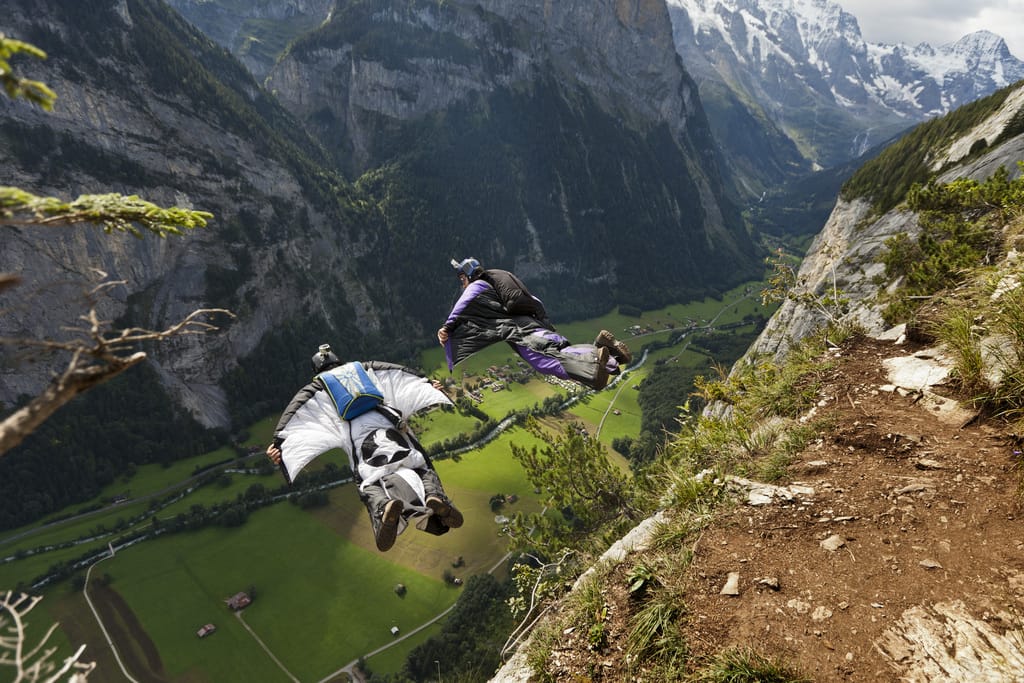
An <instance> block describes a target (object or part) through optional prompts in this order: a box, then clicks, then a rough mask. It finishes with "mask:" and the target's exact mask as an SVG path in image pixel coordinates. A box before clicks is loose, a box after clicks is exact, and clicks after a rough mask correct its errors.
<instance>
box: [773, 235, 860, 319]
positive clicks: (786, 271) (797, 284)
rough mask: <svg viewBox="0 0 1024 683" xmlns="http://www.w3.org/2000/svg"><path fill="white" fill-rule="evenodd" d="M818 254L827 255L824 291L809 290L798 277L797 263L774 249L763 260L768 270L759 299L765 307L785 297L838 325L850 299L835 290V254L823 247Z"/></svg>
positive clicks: (847, 310)
mask: <svg viewBox="0 0 1024 683" xmlns="http://www.w3.org/2000/svg"><path fill="white" fill-rule="evenodd" d="M822 253H823V254H825V256H826V257H828V258H829V267H830V269H831V279H830V281H829V282H828V283H827V285H830V287H829V286H826V289H825V290H824V291H815V290H812V289H810V286H809V283H808V282H807V280H806V278H802V277H800V276H799V273H798V272H797V268H798V264H797V263H796V261H795V259H794V258H793V257H791V256H788V255H787V254H785V252H783V250H782V249H778V250H776V252H775V254H774V256H772V257H770V258H768V259H766V260H765V263H767V264H768V266H769V268H770V269H771V271H772V272H771V275H769V277H768V285H767V286H766V287H765V289H764V290H763V291H762V292H761V301H762V303H764V304H765V305H766V306H767V305H770V304H773V303H779V302H782V301H785V300H790V301H794V302H796V303H798V304H801V305H803V306H806V307H808V308H810V309H812V310H814V311H817V312H818V313H819V314H820V315H822V316H823V317H824V318H825V320H826V321H828V324H829V325H837V324H839V323H840V322H841V321H842V320H843V319H844V318H845V317H846V314H847V313H848V312H849V308H850V301H849V299H848V298H847V297H846V295H845V294H844V293H843V292H842V290H840V289H839V287H838V285H837V282H836V271H835V256H834V255H833V254H832V251H831V249H829V248H828V247H826V248H825V249H823V250H822Z"/></svg>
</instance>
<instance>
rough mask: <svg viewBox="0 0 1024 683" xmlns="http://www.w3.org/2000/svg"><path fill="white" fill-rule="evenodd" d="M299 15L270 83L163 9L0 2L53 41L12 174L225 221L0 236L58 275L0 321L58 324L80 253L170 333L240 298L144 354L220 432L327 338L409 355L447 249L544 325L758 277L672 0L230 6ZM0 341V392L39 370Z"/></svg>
mask: <svg viewBox="0 0 1024 683" xmlns="http://www.w3.org/2000/svg"><path fill="white" fill-rule="evenodd" d="M207 4H208V3H184V2H181V3H178V5H179V6H180V7H182V11H187V12H191V11H200V10H202V11H206V10H207V9H210V8H211V7H213V6H214V5H210V7H207ZM93 5H94V6H93ZM239 16H240V15H239ZM291 16H301V17H305V19H304V20H308V19H311V18H316V26H317V28H315V30H306V31H305V32H304V33H303V32H302V31H297V34H301V35H302V36H303V37H302V38H301V39H299V40H298V41H297V42H296V43H295V44H294V45H293V46H292V48H291V49H290V50H289V52H288V54H287V57H286V58H285V59H284V60H283V61H281V63H280V64H279V65H278V66H277V67H275V68H274V70H273V72H272V73H271V74H270V77H269V84H270V87H271V88H272V91H267V90H265V89H263V87H262V86H261V85H260V84H259V83H257V82H256V81H255V80H254V79H253V78H252V75H251V74H250V73H249V72H248V71H247V70H246V69H245V68H243V67H242V66H241V65H240V64H239V63H238V62H237V61H235V60H234V59H232V58H231V57H230V56H229V55H228V54H226V53H225V51H224V50H221V49H219V48H217V47H216V46H215V45H213V44H212V43H211V42H210V40H209V39H207V38H206V37H204V36H203V35H201V34H199V33H198V32H197V31H196V30H195V29H194V28H193V27H191V26H190V25H189V24H188V23H187V22H185V21H184V20H183V19H182V18H181V16H180V15H178V14H176V13H175V12H173V11H172V10H170V9H169V8H168V7H167V6H166V5H165V4H163V3H162V2H155V1H154V0H105V2H100V3H94V4H92V5H90V6H89V7H88V8H86V7H83V6H82V5H81V3H76V2H73V1H72V0H45V1H43V2H29V0H12V2H11V3H9V7H8V8H7V12H6V15H5V31H7V32H9V33H10V34H11V35H14V36H17V37H20V38H24V39H26V40H28V41H29V42H32V43H34V44H37V45H38V46H39V47H41V48H42V49H44V50H45V51H46V52H47V53H48V55H49V57H48V59H47V60H46V61H45V62H42V63H35V62H32V61H24V60H23V61H22V62H20V63H18V64H17V65H16V66H17V68H19V69H23V71H24V73H25V75H26V76H29V77H32V78H36V79H38V80H42V81H44V82H46V83H48V84H49V85H50V86H51V87H53V89H54V90H56V91H57V93H58V102H57V106H56V110H55V111H54V112H53V113H50V114H47V113H43V112H41V111H39V110H37V109H35V108H33V107H32V106H31V105H29V104H27V103H25V102H24V101H20V100H18V101H11V100H9V99H6V98H5V99H2V100H0V114H2V123H0V149H4V150H5V152H4V162H5V170H6V172H7V173H6V176H5V181H4V182H5V183H9V184H11V185H15V186H18V187H22V188H24V189H26V190H29V191H32V192H35V193H36V194H41V195H50V196H58V197H63V198H73V197H74V196H76V195H78V194H81V193H91V192H104V191H116V192H119V193H122V194H138V195H140V196H142V197H144V198H145V199H148V200H150V201H153V202H156V203H158V204H162V205H183V206H190V207H194V208H197V209H202V210H206V211H210V212H212V213H213V214H214V216H215V218H214V220H213V221H212V222H211V225H210V227H209V228H208V229H206V230H202V231H198V233H197V234H195V235H190V236H188V237H187V238H185V239H168V240H159V239H155V238H153V239H150V238H146V239H142V240H135V239H131V238H124V237H121V236H106V235H102V234H100V233H98V232H96V231H90V230H88V229H83V228H69V229H64V230H61V231H48V232H43V231H40V230H38V229H33V228H22V229H18V230H14V229H9V230H8V232H7V235H8V237H7V238H5V246H4V250H3V252H2V254H0V272H9V271H14V272H20V273H24V274H27V278H26V283H25V285H23V287H22V288H20V289H19V290H18V291H19V296H20V297H23V298H24V297H25V296H26V295H27V293H29V292H33V293H34V292H45V291H52V289H53V288H54V287H56V286H58V285H59V286H61V287H63V288H64V289H63V290H62V291H64V292H65V294H62V295H61V296H60V297H59V298H58V299H54V298H53V297H52V296H49V295H47V294H45V293H44V294H40V295H39V296H40V297H45V299H44V300H45V301H46V302H47V303H46V304H45V305H36V306H32V305H29V304H19V305H18V306H12V307H11V308H12V310H13V311H14V313H12V314H11V315H8V316H5V317H4V319H3V320H2V321H0V327H2V329H0V333H2V334H4V335H5V336H31V337H35V338H39V337H46V336H51V337H52V336H55V334H56V331H57V330H59V329H60V327H61V326H62V325H66V324H67V323H68V321H69V320H73V319H74V317H75V315H77V314H78V313H79V312H80V311H81V310H82V309H81V306H80V305H79V304H78V303H77V302H76V301H74V300H73V299H72V297H71V295H70V294H67V292H72V293H77V292H80V291H81V290H83V289H85V288H88V287H89V286H90V283H91V282H92V280H91V279H90V278H91V277H92V273H93V269H94V268H99V269H101V270H103V271H104V272H106V273H107V274H109V276H110V277H113V278H115V279H124V280H125V281H126V285H125V286H124V288H123V289H121V290H117V292H116V296H115V298H113V299H110V300H107V301H104V302H103V304H102V306H103V308H102V312H103V313H104V315H106V316H108V318H109V319H114V318H119V317H124V318H125V319H127V320H130V321H131V324H135V325H139V326H143V327H148V328H151V329H162V328H164V327H166V326H168V325H170V324H171V323H173V322H176V321H177V320H179V319H180V318H181V317H183V316H184V314H185V313H187V312H189V311H191V310H193V309H195V308H200V307H219V308H228V309H231V310H232V311H234V312H235V313H236V314H237V316H238V317H237V318H236V319H235V320H234V321H232V322H231V323H230V325H229V326H228V327H227V329H226V331H224V332H223V333H221V334H217V335H211V336H206V337H189V338H185V339H182V340H180V341H178V342H175V343H174V344H172V345H167V346H166V347H162V348H160V349H157V350H154V351H153V354H152V360H153V362H154V364H155V366H156V368H157V370H158V373H159V375H160V377H161V378H162V379H163V381H164V382H165V384H166V386H167V387H169V388H171V389H172V391H173V394H174V396H175V397H176V399H177V400H178V401H179V402H181V403H182V404H183V405H186V406H188V407H189V408H190V410H192V412H193V413H194V414H195V416H196V417H197V418H199V419H200V420H201V421H202V422H203V423H204V424H207V425H217V426H228V419H229V418H228V416H229V413H230V408H231V405H232V402H234V404H235V405H236V406H237V405H238V404H245V405H248V406H249V409H250V410H251V411H254V412H258V411H259V410H260V409H263V410H265V411H266V412H270V411H271V410H273V409H276V408H277V403H279V402H280V400H281V398H280V397H281V396H287V395H288V392H289V391H290V390H293V388H294V385H295V383H296V382H297V381H300V380H301V378H302V372H303V369H304V368H305V364H306V362H308V356H309V348H310V347H311V346H312V347H313V348H315V345H316V344H318V343H320V342H323V341H325V340H328V339H329V340H330V341H332V343H334V344H335V346H336V347H344V348H346V349H347V352H348V353H351V354H353V355H354V356H357V357H360V356H361V357H372V356H373V355H378V354H379V355H382V356H386V357H388V358H392V359H395V360H404V359H406V358H410V357H412V355H413V354H414V353H415V352H416V351H417V350H418V349H419V348H422V347H423V346H425V345H427V344H429V341H430V338H431V337H430V334H429V332H428V330H429V329H432V327H433V326H434V325H436V322H437V320H439V319H440V318H442V317H443V315H444V314H445V313H446V312H447V310H448V308H449V307H450V305H451V297H452V294H453V291H452V288H451V287H450V285H451V283H450V281H449V280H448V279H447V278H448V277H450V272H449V270H448V268H447V263H448V259H450V258H451V257H453V256H458V257H462V256H466V255H470V254H472V255H474V256H476V257H478V258H480V259H481V260H482V261H483V262H485V263H487V264H488V265H494V266H498V267H512V268H514V269H516V270H517V271H519V272H520V274H521V275H522V276H523V277H524V278H527V279H528V280H529V282H530V285H531V289H534V291H535V292H536V293H538V295H540V296H542V297H545V296H546V294H548V293H550V294H551V296H550V297H547V300H550V301H552V306H551V308H552V309H554V310H553V314H555V315H556V316H557V317H558V318H560V319H567V318H569V317H571V316H574V315H582V314H592V313H595V312H598V311H604V310H607V309H608V307H610V306H611V305H614V304H615V303H632V304H634V305H638V306H641V307H650V306H654V305H658V304H659V303H661V302H663V301H669V300H679V299H680V298H686V297H688V296H692V295H703V294H704V293H707V292H708V290H709V289H710V288H724V287H727V286H730V285H732V284H736V283H738V282H740V281H743V280H744V279H748V278H749V277H750V276H752V275H754V274H755V273H756V271H757V270H758V268H759V266H758V259H757V252H756V248H755V246H754V244H753V242H752V240H751V239H750V236H749V235H747V233H746V231H745V229H744V227H743V225H742V221H741V219H740V215H739V213H738V211H737V209H736V208H735V207H734V206H733V205H732V204H731V203H730V202H728V201H727V200H726V199H725V198H724V195H725V193H724V191H723V183H722V180H721V178H720V175H719V172H718V167H717V161H716V159H715V154H714V151H713V142H712V139H711V137H710V132H709V130H708V127H707V121H706V119H705V117H704V113H703V110H702V109H701V108H700V105H699V102H698V99H697V95H696V88H695V86H694V84H693V82H692V81H691V80H690V79H689V77H688V76H687V74H686V73H685V71H684V70H683V69H682V67H681V65H680V64H679V61H678V58H677V56H676V54H675V52H674V47H673V43H672V39H671V26H670V22H669V18H668V14H667V12H666V10H665V7H664V6H663V5H661V4H659V3H656V2H648V1H646V0H643V1H642V0H631V1H626V0H619V1H616V2H611V1H605V2H598V3H584V2H582V0H581V1H580V2H563V3H540V4H538V3H535V2H513V3H508V2H484V3H469V2H445V3H437V2H433V1H430V2H426V1H424V2H412V3H410V2H406V1H404V0H403V1H402V2H398V1H389V0H374V1H373V2H353V3H340V4H339V5H338V6H337V7H336V8H334V10H333V12H332V11H331V8H330V6H329V3H325V2H315V1H313V0H309V1H308V2H305V3H301V2H291V3H286V2H271V1H268V2H259V3H254V4H252V5H251V7H250V9H248V10H245V17H249V18H252V19H253V20H256V19H259V20H261V21H262V20H267V21H284V20H285V19H287V18H288V17H291ZM237 19H238V16H236V18H235V19H234V20H233V21H235V20H237ZM223 23H225V25H226V24H229V23H231V22H223ZM321 24H322V25H321ZM274 93H276V96H275V94H274ZM279 102H283V103H284V104H286V106H287V110H286V109H285V108H283V107H282V106H281V105H280V104H279ZM288 110H290V112H289V111H288ZM310 133H312V134H310ZM339 169H340V170H342V171H345V172H347V173H349V174H351V177H352V178H355V179H356V180H355V182H349V181H347V180H345V179H344V178H343V177H342V176H341V175H340V174H339ZM37 301H38V300H37ZM8 361H10V362H8V363H5V365H4V370H3V371H2V372H3V373H4V374H3V375H2V377H3V382H2V384H0V401H6V402H10V401H13V400H14V399H15V398H16V397H17V396H18V395H19V394H21V393H33V392H34V391H37V390H38V389H39V388H40V387H41V386H42V384H43V382H45V380H46V378H47V377H48V373H49V371H50V368H48V367H45V364H36V365H33V366H27V365H24V364H16V363H14V362H13V361H11V359H8ZM226 377H227V378H228V379H227V380H225V378H226ZM257 394H258V395H257ZM261 401H262V402H264V403H261ZM264 404H265V407H263V406H264ZM263 414H265V413H263ZM250 417H251V416H250Z"/></svg>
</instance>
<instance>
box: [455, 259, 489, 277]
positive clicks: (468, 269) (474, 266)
mask: <svg viewBox="0 0 1024 683" xmlns="http://www.w3.org/2000/svg"><path fill="white" fill-rule="evenodd" d="M451 263H452V268H454V269H455V273H456V274H457V275H465V276H466V277H467V278H468V279H470V280H473V279H475V278H478V277H480V274H481V273H483V272H484V269H483V268H481V267H480V262H479V261H477V260H476V259H475V258H473V257H472V256H470V257H469V258H466V259H462V261H456V260H455V259H452V261H451Z"/></svg>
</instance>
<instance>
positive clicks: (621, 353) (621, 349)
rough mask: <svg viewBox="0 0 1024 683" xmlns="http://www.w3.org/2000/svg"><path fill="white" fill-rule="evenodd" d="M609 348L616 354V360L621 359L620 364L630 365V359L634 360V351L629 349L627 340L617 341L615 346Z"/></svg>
mask: <svg viewBox="0 0 1024 683" xmlns="http://www.w3.org/2000/svg"><path fill="white" fill-rule="evenodd" d="M609 350H610V351H611V353H612V355H613V356H615V360H617V361H619V364H620V365H629V363H630V361H632V360H633V352H632V351H630V350H629V347H628V346H626V344H625V342H620V341H617V342H615V346H613V347H612V348H611V349H609Z"/></svg>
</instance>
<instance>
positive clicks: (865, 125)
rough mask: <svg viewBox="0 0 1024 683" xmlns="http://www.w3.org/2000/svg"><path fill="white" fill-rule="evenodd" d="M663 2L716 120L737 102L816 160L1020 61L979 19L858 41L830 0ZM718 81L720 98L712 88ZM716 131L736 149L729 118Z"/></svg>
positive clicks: (858, 150) (1016, 70)
mask: <svg viewBox="0 0 1024 683" xmlns="http://www.w3.org/2000/svg"><path fill="white" fill-rule="evenodd" d="M667 2H668V6H669V13H670V16H671V17H672V22H673V27H674V36H675V42H676V48H677V50H678V52H679V54H680V55H681V56H682V57H683V62H684V64H685V65H686V68H687V69H688V70H689V71H690V72H691V73H692V74H693V76H694V78H695V80H696V81H697V83H698V85H699V88H700V92H701V97H702V99H703V100H704V103H705V107H706V108H707V109H708V111H709V114H710V119H711V121H712V124H713V127H714V122H715V121H716V119H719V118H722V117H719V116H718V114H719V113H720V112H721V110H722V109H723V108H731V107H734V106H735V105H736V104H737V103H740V104H742V106H744V107H746V108H747V109H748V110H750V111H751V112H752V115H753V116H755V117H758V118H763V119H764V120H766V121H767V122H768V124H770V126H774V127H776V128H777V129H778V130H779V131H781V132H782V133H783V134H784V136H785V137H786V138H788V139H789V140H790V141H791V142H792V143H793V145H795V146H796V148H797V149H799V151H800V154H801V155H802V156H803V157H804V158H805V159H806V160H807V161H809V162H810V163H811V164H812V165H813V166H814V167H817V168H825V167H831V166H835V165H838V164H841V163H844V162H846V161H848V160H850V159H853V158H855V157H857V156H859V155H861V154H862V153H864V152H865V151H867V150H868V149H869V148H870V147H872V146H874V145H876V144H878V143H879V142H882V141H884V140H887V139H889V138H891V137H892V136H893V135H895V134H896V133H898V132H900V131H902V130H905V129H907V128H909V127H910V126H912V125H914V124H916V123H918V122H920V121H923V120H925V119H927V118H930V117H933V116H937V115H941V114H945V113H947V112H949V111H951V110H953V109H955V108H957V107H959V106H961V105H963V104H966V103H967V102H971V101H973V100H976V99H978V98H980V97H983V96H985V95H988V94H990V93H992V92H994V91H995V90H997V89H999V88H1002V87H1004V86H1006V85H1009V84H1011V83H1014V82H1016V81H1017V80H1020V79H1022V78H1024V62H1022V61H1021V60H1020V59H1017V58H1016V57H1015V56H1013V55H1012V54H1011V53H1010V51H1009V49H1008V48H1007V46H1006V43H1005V42H1004V41H1003V39H1002V38H1000V37H999V36H997V35H995V34H994V33H990V32H988V31H979V32H976V33H972V34H970V35H967V36H964V37H963V38H961V39H960V40H958V41H956V42H954V43H951V44H949V45H941V46H939V47H931V46H930V45H928V44H927V43H922V44H920V45H916V46H913V47H910V46H907V45H902V44H896V45H884V44H874V43H869V42H867V41H865V40H864V39H863V37H862V36H861V32H860V26H859V24H858V23H857V19H856V17H855V16H853V15H852V14H850V13H848V12H846V11H844V10H843V9H842V8H841V7H840V6H839V5H838V4H836V3H834V2H830V1H829V0H667ZM722 88H725V89H727V90H728V91H729V92H730V96H729V97H728V99H727V100H726V98H723V96H722V95H721V94H715V93H716V92H719V91H720V90H721V89H722ZM706 94H707V95H708V96H705V95H706ZM728 118H729V120H735V114H733V115H732V116H730V117H728ZM715 133H716V137H717V138H718V139H719V141H720V142H721V143H722V145H723V147H725V148H726V149H727V150H730V151H729V154H728V155H729V156H733V157H738V158H743V157H744V156H745V151H744V149H743V148H742V146H741V145H738V144H737V143H735V142H732V141H730V140H729V134H730V133H729V131H728V130H727V129H724V128H721V127H720V128H718V129H716V131H715ZM741 170H742V169H741ZM760 180H761V185H764V184H766V182H770V181H771V178H765V177H764V176H763V175H762V177H761V178H760ZM757 187H759V185H758V183H757V181H756V179H755V181H754V182H752V183H751V189H754V190H756V189H757Z"/></svg>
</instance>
